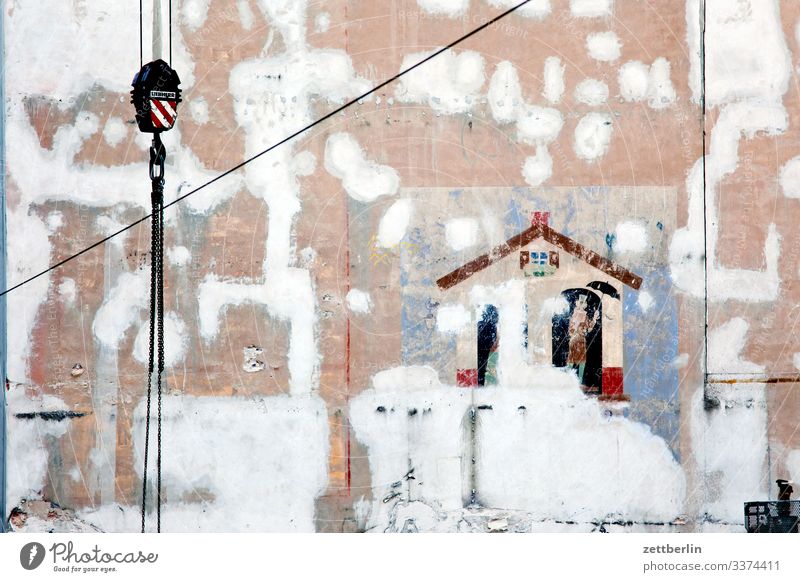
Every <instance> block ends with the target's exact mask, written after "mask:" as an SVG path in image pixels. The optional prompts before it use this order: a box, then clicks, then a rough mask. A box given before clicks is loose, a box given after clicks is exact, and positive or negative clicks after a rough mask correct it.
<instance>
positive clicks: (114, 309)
mask: <svg viewBox="0 0 800 582" xmlns="http://www.w3.org/2000/svg"><path fill="white" fill-rule="evenodd" d="M149 289H150V269H149V268H147V269H142V270H141V271H137V272H135V273H122V274H121V275H120V276H119V278H118V279H117V283H116V285H114V287H113V288H112V289H111V291H110V292H109V293H108V295H107V296H106V299H105V300H104V301H103V304H102V305H101V306H100V308H99V309H98V310H97V313H96V314H95V318H94V321H93V322H92V332H93V333H94V336H95V337H96V338H97V340H98V341H99V342H100V343H101V344H102V345H103V346H104V347H106V348H108V349H110V350H116V349H117V348H118V347H119V343H120V342H121V341H122V338H123V337H124V335H125V332H127V331H128V329H129V328H130V327H131V326H132V325H133V324H134V323H136V322H137V321H138V320H139V317H140V314H141V311H142V309H144V308H145V307H147V305H148V302H149V299H150V292H149Z"/></svg>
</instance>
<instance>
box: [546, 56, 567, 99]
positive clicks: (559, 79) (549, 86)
mask: <svg viewBox="0 0 800 582" xmlns="http://www.w3.org/2000/svg"><path fill="white" fill-rule="evenodd" d="M564 88H565V85H564V65H563V64H562V63H561V59H559V58H558V57H547V58H546V59H545V61H544V90H543V91H542V96H543V97H544V98H545V99H547V100H548V101H549V102H550V103H552V104H554V105H555V104H556V103H558V102H559V101H561V96H562V95H564Z"/></svg>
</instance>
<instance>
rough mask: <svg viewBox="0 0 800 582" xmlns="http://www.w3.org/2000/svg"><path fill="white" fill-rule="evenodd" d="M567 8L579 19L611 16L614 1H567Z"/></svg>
mask: <svg viewBox="0 0 800 582" xmlns="http://www.w3.org/2000/svg"><path fill="white" fill-rule="evenodd" d="M569 8H570V11H571V12H572V15H573V16H577V17H579V18H593V17H600V16H611V13H612V12H613V9H614V0H569Z"/></svg>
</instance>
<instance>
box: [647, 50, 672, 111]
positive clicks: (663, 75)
mask: <svg viewBox="0 0 800 582" xmlns="http://www.w3.org/2000/svg"><path fill="white" fill-rule="evenodd" d="M676 99H677V95H676V93H675V88H674V87H673V86H672V80H671V79H670V64H669V61H668V60H667V59H665V58H659V59H656V60H655V61H653V64H652V65H650V74H649V76H648V78H647V104H648V105H649V106H650V107H652V108H653V109H664V108H665V107H669V106H670V105H672V104H673V103H675V100H676Z"/></svg>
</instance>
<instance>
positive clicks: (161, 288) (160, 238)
mask: <svg viewBox="0 0 800 582" xmlns="http://www.w3.org/2000/svg"><path fill="white" fill-rule="evenodd" d="M161 183H162V187H163V183H164V180H163V179H162V180H161ZM162 210H163V200H162V202H161V203H160V204H159V206H158V428H157V430H158V437H157V442H158V447H157V453H156V454H157V457H156V475H157V477H156V478H157V489H158V494H157V502H156V514H157V522H156V523H157V531H158V532H159V533H160V532H161V392H162V389H161V388H162V384H161V383H162V380H161V378H162V375H163V373H164V213H163V212H162Z"/></svg>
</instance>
